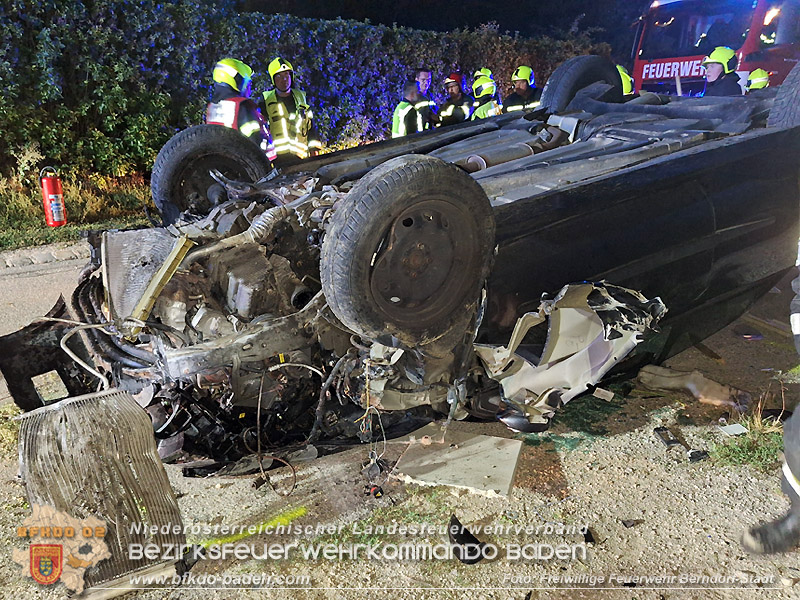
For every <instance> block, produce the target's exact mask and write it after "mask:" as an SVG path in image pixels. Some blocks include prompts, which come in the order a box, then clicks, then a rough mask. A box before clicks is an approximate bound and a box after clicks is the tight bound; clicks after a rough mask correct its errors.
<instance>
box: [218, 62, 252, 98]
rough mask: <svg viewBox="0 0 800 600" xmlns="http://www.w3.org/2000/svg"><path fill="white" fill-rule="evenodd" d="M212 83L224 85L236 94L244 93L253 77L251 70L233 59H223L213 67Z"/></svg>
mask: <svg viewBox="0 0 800 600" xmlns="http://www.w3.org/2000/svg"><path fill="white" fill-rule="evenodd" d="M212 76H213V78H214V81H215V82H217V83H225V84H227V85H229V86H231V87H232V88H233V89H235V90H236V91H237V92H240V93H244V91H245V89H246V88H247V86H248V85H249V84H250V79H251V78H252V77H253V69H251V68H250V67H248V66H247V65H246V64H244V63H243V62H242V61H240V60H236V59H235V58H223V59H222V60H221V61H219V62H218V63H217V64H216V65H214V73H213V75H212Z"/></svg>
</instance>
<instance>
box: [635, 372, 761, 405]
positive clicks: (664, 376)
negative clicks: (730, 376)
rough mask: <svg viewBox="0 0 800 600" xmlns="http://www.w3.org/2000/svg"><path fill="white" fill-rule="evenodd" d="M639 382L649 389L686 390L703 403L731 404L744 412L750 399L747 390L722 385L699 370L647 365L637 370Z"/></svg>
mask: <svg viewBox="0 0 800 600" xmlns="http://www.w3.org/2000/svg"><path fill="white" fill-rule="evenodd" d="M638 379H639V382H640V383H641V384H642V385H644V386H645V387H648V388H650V389H658V390H681V391H687V392H689V393H690V394H692V395H693V396H694V397H695V398H697V399H698V400H699V401H700V402H702V403H703V404H712V405H714V406H732V407H733V408H735V409H736V410H737V411H739V412H744V411H745V410H747V407H748V406H749V405H750V402H751V401H752V397H751V396H750V394H748V393H747V392H745V391H743V390H740V389H737V388H735V387H732V386H729V385H722V384H721V383H717V382H716V381H712V380H711V379H708V378H707V377H705V376H704V375H703V374H702V373H701V372H700V371H692V372H691V373H687V372H685V371H675V370H674V369H668V368H666V367H657V366H655V365H647V366H646V367H644V368H642V369H641V370H640V371H639V375H638Z"/></svg>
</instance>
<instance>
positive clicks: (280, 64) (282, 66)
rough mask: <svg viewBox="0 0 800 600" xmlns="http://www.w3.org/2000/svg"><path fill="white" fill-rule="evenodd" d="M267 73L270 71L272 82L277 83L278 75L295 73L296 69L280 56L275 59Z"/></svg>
mask: <svg viewBox="0 0 800 600" xmlns="http://www.w3.org/2000/svg"><path fill="white" fill-rule="evenodd" d="M267 71H269V76H270V77H271V78H272V81H273V82H274V81H275V75H277V74H278V73H283V72H284V71H292V72H293V73H294V67H292V63H290V62H289V61H288V60H284V59H282V58H281V57H280V56H279V57H278V58H276V59H274V60H273V61H272V62H271V63H269V66H268V67H267Z"/></svg>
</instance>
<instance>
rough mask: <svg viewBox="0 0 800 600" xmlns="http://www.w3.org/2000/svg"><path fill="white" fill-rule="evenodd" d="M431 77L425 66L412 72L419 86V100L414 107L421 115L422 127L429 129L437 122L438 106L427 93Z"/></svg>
mask: <svg viewBox="0 0 800 600" xmlns="http://www.w3.org/2000/svg"><path fill="white" fill-rule="evenodd" d="M432 77H433V76H432V74H431V70H430V69H429V68H427V67H420V68H419V69H417V70H416V71H415V72H414V80H415V81H416V82H417V84H418V87H419V100H417V104H416V106H415V107H414V108H415V109H416V111H417V112H418V113H419V114H420V115H421V117H422V126H423V129H430V128H431V127H436V126H437V125H438V124H439V114H438V113H439V107H437V106H436V102H434V101H433V99H432V98H431V97H430V96H429V95H428V91H429V90H430V89H431V80H432Z"/></svg>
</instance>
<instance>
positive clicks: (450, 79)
mask: <svg viewBox="0 0 800 600" xmlns="http://www.w3.org/2000/svg"><path fill="white" fill-rule="evenodd" d="M448 83H457V84H458V87H459V88H460V87H461V86H462V85H463V84H464V76H463V75H462V74H461V73H450V75H448V76H447V78H446V79H445V80H444V85H445V87H447V84H448Z"/></svg>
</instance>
